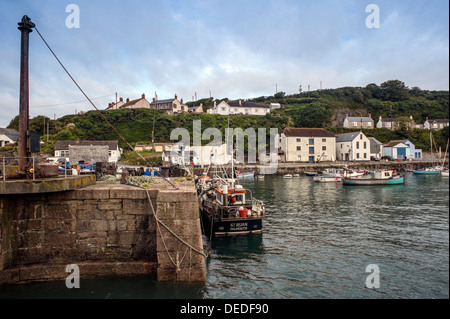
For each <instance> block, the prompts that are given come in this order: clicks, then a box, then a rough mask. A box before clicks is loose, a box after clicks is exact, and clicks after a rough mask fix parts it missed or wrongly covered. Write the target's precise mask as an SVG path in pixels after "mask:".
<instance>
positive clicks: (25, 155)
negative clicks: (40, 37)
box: [18, 15, 36, 175]
mask: <svg viewBox="0 0 450 319" xmlns="http://www.w3.org/2000/svg"><path fill="white" fill-rule="evenodd" d="M18 25H19V28H18V29H19V30H20V32H21V49H20V100H19V105H20V106H19V152H18V153H19V163H18V164H19V174H21V175H25V174H26V166H27V165H28V164H29V160H30V159H29V157H30V156H31V151H30V148H31V145H28V128H29V116H30V103H29V99H30V82H29V70H28V52H29V43H30V33H31V32H33V30H32V28H34V27H35V26H36V25H35V24H34V23H33V22H31V19H30V18H29V17H28V16H26V15H25V16H23V17H22V21H21V22H19V23H18Z"/></svg>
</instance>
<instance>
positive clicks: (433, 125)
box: [423, 118, 449, 130]
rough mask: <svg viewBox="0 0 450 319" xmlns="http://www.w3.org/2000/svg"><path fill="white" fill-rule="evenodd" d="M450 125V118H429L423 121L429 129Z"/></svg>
mask: <svg viewBox="0 0 450 319" xmlns="http://www.w3.org/2000/svg"><path fill="white" fill-rule="evenodd" d="M446 126H449V120H448V119H438V120H429V119H428V118H427V120H426V121H425V122H424V123H423V127H424V128H426V129H427V130H441V129H443V128H444V127H446Z"/></svg>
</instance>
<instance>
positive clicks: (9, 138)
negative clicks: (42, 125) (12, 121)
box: [0, 128, 19, 147]
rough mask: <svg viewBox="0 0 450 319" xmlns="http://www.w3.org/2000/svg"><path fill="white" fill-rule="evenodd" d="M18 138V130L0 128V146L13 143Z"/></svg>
mask: <svg viewBox="0 0 450 319" xmlns="http://www.w3.org/2000/svg"><path fill="white" fill-rule="evenodd" d="M18 139H19V132H17V131H16V130H13V129H9V128H0V147H5V145H6V144H9V143H15V142H17V140H18Z"/></svg>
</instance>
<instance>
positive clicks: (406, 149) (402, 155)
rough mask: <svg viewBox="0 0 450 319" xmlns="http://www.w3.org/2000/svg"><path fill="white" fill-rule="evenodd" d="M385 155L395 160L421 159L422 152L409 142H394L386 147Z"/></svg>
mask: <svg viewBox="0 0 450 319" xmlns="http://www.w3.org/2000/svg"><path fill="white" fill-rule="evenodd" d="M383 154H384V155H385V156H391V157H392V158H393V159H421V158H422V150H421V149H416V146H415V145H414V144H413V143H412V142H411V141H409V140H393V141H390V142H389V143H388V144H386V145H385V146H384V151H383Z"/></svg>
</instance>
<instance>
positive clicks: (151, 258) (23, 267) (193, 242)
mask: <svg viewBox="0 0 450 319" xmlns="http://www.w3.org/2000/svg"><path fill="white" fill-rule="evenodd" d="M175 185H176V186H177V189H173V188H172V187H171V186H168V184H165V183H164V184H163V183H161V184H158V185H155V186H152V188H151V189H149V191H148V195H147V192H146V191H145V190H144V189H142V188H138V187H134V186H129V185H121V184H102V183H97V184H96V185H92V186H88V187H84V188H82V189H77V190H73V191H64V192H55V193H45V194H26V195H0V285H1V284H16V283H25V282H30V281H46V280H60V279H65V278H66V277H67V276H68V275H69V273H68V272H66V267H67V265H69V264H76V265H77V266H78V267H79V271H80V279H81V280H82V278H84V277H90V276H122V275H148V276H154V277H155V279H157V280H159V281H205V280H206V269H205V260H204V255H203V254H202V252H203V242H202V236H201V228H200V221H199V211H198V203H197V198H196V191H195V187H194V184H193V182H184V183H176V184H175ZM149 197H150V200H151V203H150V200H149ZM152 207H153V208H152Z"/></svg>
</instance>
